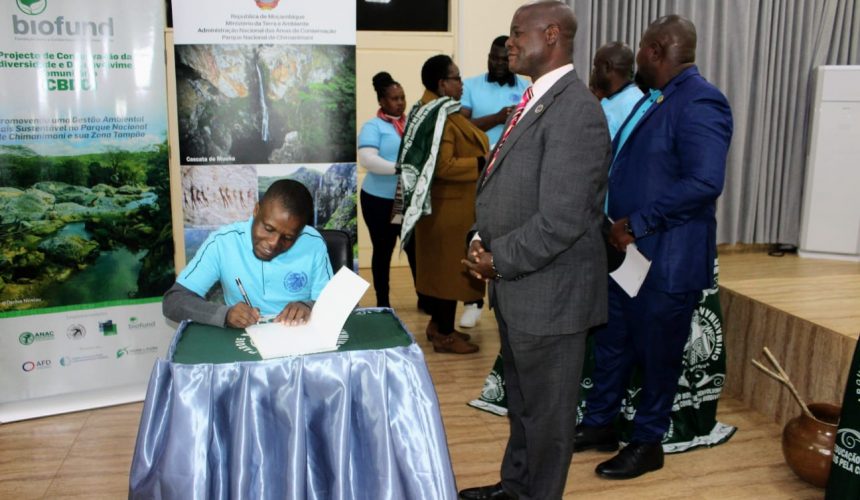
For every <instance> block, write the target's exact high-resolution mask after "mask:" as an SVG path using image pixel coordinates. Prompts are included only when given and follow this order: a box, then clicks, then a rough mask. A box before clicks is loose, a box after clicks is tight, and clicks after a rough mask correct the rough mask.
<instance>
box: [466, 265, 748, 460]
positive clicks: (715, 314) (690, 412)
mask: <svg viewBox="0 0 860 500" xmlns="http://www.w3.org/2000/svg"><path fill="white" fill-rule="evenodd" d="M718 275H719V264H718V262H717V261H715V262H714V286H713V288H710V289H707V290H703V291H702V296H701V297H700V299H699V305H698V307H697V308H696V310H695V311H694V313H693V320H692V322H691V325H690V337H689V338H688V339H687V344H686V346H685V347H684V363H683V368H682V371H681V376H680V378H679V379H678V390H677V392H676V393H675V399H674V402H673V404H672V414H671V417H672V419H671V422H670V426H669V430H668V431H667V432H666V435H665V436H663V451H665V452H666V453H680V452H683V451H687V450H691V449H693V448H697V447H700V446H715V445H717V444H720V443H724V442H726V441H728V440H729V438H731V437H732V435H733V434H734V433H735V431H736V430H737V429H736V428H735V427H732V426H729V425H726V424H723V423H720V422H718V421H717V419H716V418H717V403H718V400H719V398H720V394H721V393H722V388H723V385H724V383H725V378H726V353H725V348H724V342H723V327H722V323H723V314H722V309H721V307H720V296H719V285H718ZM593 344H594V340H593V338H592V336H591V335H589V336H588V340H587V341H586V358H585V362H584V364H583V368H582V381H581V386H580V391H579V394H580V402H579V407H578V409H577V412H578V419H577V420H582V417H583V415H584V412H585V411H586V405H585V397H586V395H587V394H588V391H589V390H590V389H591V388H592V387H593V383H592V380H591V372H592V370H593V369H594V354H593V353H592V349H593ZM638 377H639V375H638V373H636V372H635V371H634V374H633V378H632V381H631V384H630V386H629V387H628V388H627V395H626V397H625V398H624V399H623V400H622V402H621V412H620V418H619V419H618V420H617V422H616V427H617V428H618V430H619V431H620V432H621V437H622V440H625V441H626V440H627V439H629V437H630V435H631V434H632V430H633V419H634V417H635V416H636V405H637V403H638V401H639V392H640V383H639V378H638ZM468 404H469V405H470V406H472V407H475V408H478V409H480V410H484V411H488V412H491V413H495V414H497V415H507V394H506V392H505V376H504V368H503V364H502V357H501V354H499V356H498V357H497V358H496V362H495V364H494V365H493V368H492V370H491V371H490V373H489V375H487V378H486V380H485V381H484V387H483V389H482V391H481V395H480V397H479V398H477V399H474V400H472V401H470V402H469V403H468Z"/></svg>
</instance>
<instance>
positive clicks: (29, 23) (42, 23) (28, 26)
mask: <svg viewBox="0 0 860 500" xmlns="http://www.w3.org/2000/svg"><path fill="white" fill-rule="evenodd" d="M15 1H16V3H17V5H18V10H19V11H21V12H22V13H24V14H26V15H27V16H39V15H41V14H44V13H45V11H46V10H47V9H48V0H15ZM12 33H13V34H15V35H25V36H27V35H41V36H55V37H63V38H65V37H69V36H84V37H102V36H107V37H113V36H114V24H113V17H108V18H107V19H106V20H104V19H77V20H70V19H66V17H65V16H57V17H55V18H54V19H38V18H37V19H28V18H27V17H18V16H17V15H16V14H12Z"/></svg>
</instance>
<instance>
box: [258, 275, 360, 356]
mask: <svg viewBox="0 0 860 500" xmlns="http://www.w3.org/2000/svg"><path fill="white" fill-rule="evenodd" d="M369 286H370V283H368V282H367V281H365V280H364V279H363V278H362V277H361V276H359V275H357V274H355V273H354V272H352V271H351V270H349V269H348V268H346V267H342V268H340V271H338V272H337V274H335V275H334V277H333V278H332V279H331V281H329V282H328V284H327V285H326V286H325V288H324V289H323V291H322V293H320V296H319V298H318V299H317V301H316V304H314V309H313V311H312V312H311V317H310V320H308V322H307V323H305V324H304V325H298V326H288V325H283V324H281V323H262V324H256V325H251V326H249V327H247V328H245V331H246V332H248V335H249V336H250V337H251V341H252V342H254V346H255V347H256V348H257V351H259V353H260V356H262V357H263V359H269V358H281V357H284V356H298V355H301V354H310V353H314V352H324V351H333V350H335V349H337V339H338V336H340V332H341V330H342V329H343V325H344V323H346V320H347V318H348V317H349V314H350V313H351V312H352V310H353V308H355V306H356V304H358V301H359V299H361V296H362V295H364V292H365V291H366V290H367V288H368V287H369Z"/></svg>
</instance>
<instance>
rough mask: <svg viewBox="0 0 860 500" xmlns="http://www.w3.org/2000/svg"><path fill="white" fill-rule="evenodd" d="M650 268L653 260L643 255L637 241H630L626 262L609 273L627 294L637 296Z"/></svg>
mask: <svg viewBox="0 0 860 500" xmlns="http://www.w3.org/2000/svg"><path fill="white" fill-rule="evenodd" d="M649 269H651V261H650V260H648V259H647V258H646V257H645V256H644V255H642V252H640V251H639V248H638V247H637V246H636V243H630V244H629V245H627V251H626V252H625V254H624V262H622V263H621V265H620V266H618V269H616V270H614V271H612V272H611V273H609V275H610V276H612V279H614V280H615V282H616V283H618V286H620V287H621V288H622V289H623V290H624V291H625V292H627V295H629V296H631V297H635V296H636V295H637V294H638V293H639V288H640V287H641V286H642V282H644V281H645V277H646V276H648V270H649Z"/></svg>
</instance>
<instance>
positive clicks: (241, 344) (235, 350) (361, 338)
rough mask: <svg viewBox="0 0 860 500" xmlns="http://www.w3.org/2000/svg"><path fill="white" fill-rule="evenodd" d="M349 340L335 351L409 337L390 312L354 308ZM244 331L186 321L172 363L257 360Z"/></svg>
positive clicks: (404, 341) (399, 343)
mask: <svg viewBox="0 0 860 500" xmlns="http://www.w3.org/2000/svg"><path fill="white" fill-rule="evenodd" d="M344 330H346V331H347V333H348V334H349V339H348V340H347V341H346V342H345V343H344V344H343V345H341V346H340V347H338V349H337V351H338V352H343V351H362V350H368V349H386V348H389V347H398V346H408V345H409V344H411V343H412V338H411V337H410V336H409V334H408V333H407V332H406V330H405V329H404V328H403V326H402V325H401V324H400V321H399V320H398V319H397V317H396V316H394V315H393V314H392V313H391V312H389V311H354V312H353V313H352V314H350V316H349V318H348V319H347V320H346V324H345V325H344ZM261 359H262V358H261V357H260V355H259V354H258V353H257V350H256V349H255V348H254V345H253V344H252V343H251V338H250V337H249V336H248V335H247V334H245V330H240V329H235V328H219V327H217V326H209V325H201V324H198V323H189V324H188V326H187V327H186V328H185V331H183V332H182V338H180V339H179V343H178V345H177V346H176V352H175V353H174V355H173V362H175V363H185V364H197V363H216V364H217V363H234V362H237V361H259V360H261Z"/></svg>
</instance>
